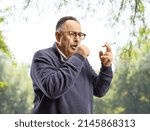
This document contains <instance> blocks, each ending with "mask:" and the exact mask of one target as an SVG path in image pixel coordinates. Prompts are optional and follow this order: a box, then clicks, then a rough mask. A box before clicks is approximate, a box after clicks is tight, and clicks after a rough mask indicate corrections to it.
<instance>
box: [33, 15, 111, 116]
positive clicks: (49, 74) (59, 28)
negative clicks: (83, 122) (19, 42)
mask: <svg viewBox="0 0 150 131" xmlns="http://www.w3.org/2000/svg"><path fill="white" fill-rule="evenodd" d="M55 36H56V42H55V43H54V45H53V46H52V47H50V48H47V49H43V50H39V51H37V52H36V53H35V55H34V57H33V62H32V66H31V78H32V80H33V87H34V93H35V99H34V111H33V112H34V113H44V114H48V113H53V114H58V113H61V114H67V113H69V114H75V113H76V114H79V113H82V114H85V113H93V96H94V95H95V96H97V97H102V96H104V95H105V94H106V92H107V91H108V89H109V87H110V83H111V80H112V76H113V74H112V68H111V65H112V51H111V48H110V46H109V44H107V43H105V45H104V46H105V47H106V52H104V53H103V52H100V53H99V57H100V60H101V63H102V66H101V69H100V72H99V74H96V73H95V71H94V70H93V69H92V67H91V65H90V64H89V62H88V60H87V57H88V56H89V49H88V48H87V47H86V46H85V45H82V44H80V42H81V40H83V39H84V38H85V36H86V35H85V34H84V33H82V31H81V25H80V22H79V21H78V20H77V19H76V18H75V17H72V16H65V17H62V18H61V19H60V20H59V21H58V23H57V25H56V32H55Z"/></svg>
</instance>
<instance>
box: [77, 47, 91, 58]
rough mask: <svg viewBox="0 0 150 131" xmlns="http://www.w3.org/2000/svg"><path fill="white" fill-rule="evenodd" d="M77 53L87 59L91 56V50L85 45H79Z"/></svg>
mask: <svg viewBox="0 0 150 131" xmlns="http://www.w3.org/2000/svg"><path fill="white" fill-rule="evenodd" d="M75 53H78V54H80V55H82V56H83V57H84V58H87V57H88V56H89V54H90V52H89V49H88V48H87V47H86V46H85V45H78V46H77V50H76V52H75Z"/></svg>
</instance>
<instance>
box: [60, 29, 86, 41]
mask: <svg viewBox="0 0 150 131" xmlns="http://www.w3.org/2000/svg"><path fill="white" fill-rule="evenodd" d="M61 33H67V34H68V35H69V36H70V37H71V38H73V39H74V38H75V37H77V35H78V36H79V38H80V40H83V39H84V38H85V36H86V34H84V33H82V32H75V31H65V32H61Z"/></svg>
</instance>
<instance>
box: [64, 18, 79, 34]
mask: <svg viewBox="0 0 150 131" xmlns="http://www.w3.org/2000/svg"><path fill="white" fill-rule="evenodd" d="M62 30H63V31H77V32H79V31H81V25H80V23H78V22H77V21H74V20H67V21H66V22H65V23H64V24H63V27H62Z"/></svg>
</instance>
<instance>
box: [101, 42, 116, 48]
mask: <svg viewBox="0 0 150 131" xmlns="http://www.w3.org/2000/svg"><path fill="white" fill-rule="evenodd" d="M114 44H117V43H116V42H114V43H111V44H109V45H114ZM102 47H105V45H103V46H102Z"/></svg>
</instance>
